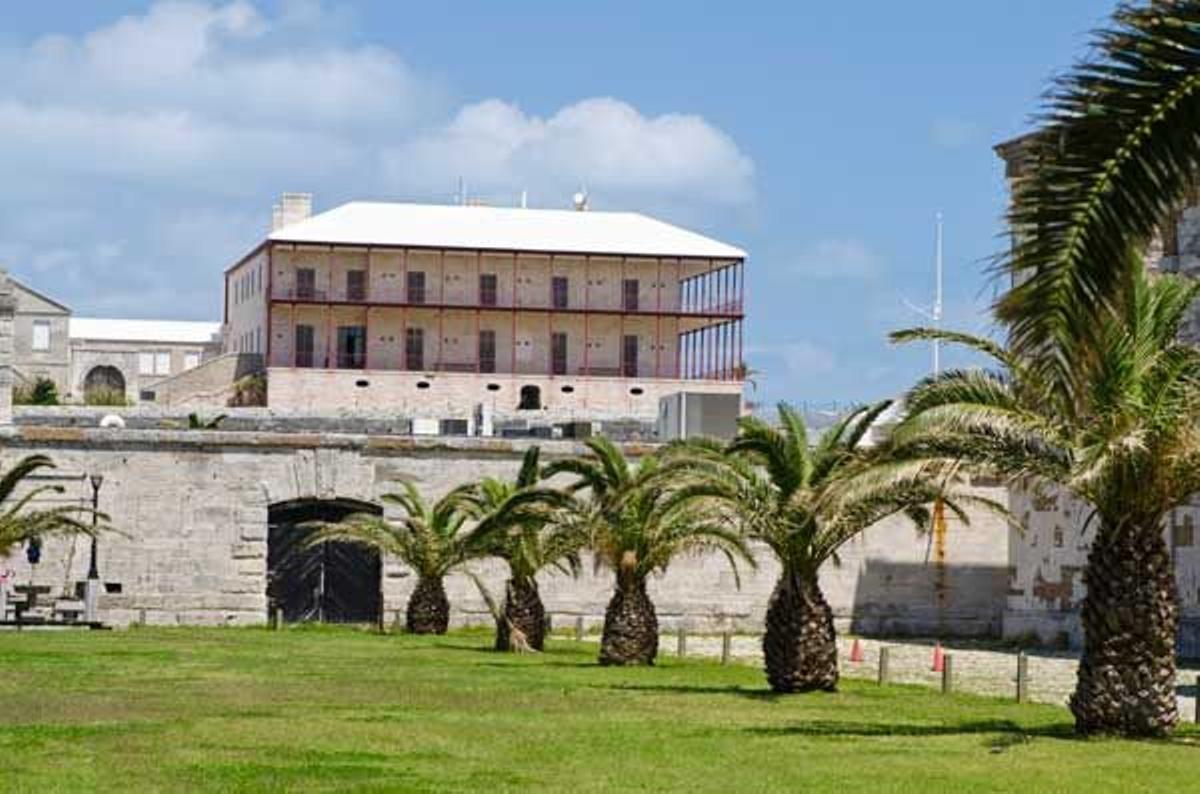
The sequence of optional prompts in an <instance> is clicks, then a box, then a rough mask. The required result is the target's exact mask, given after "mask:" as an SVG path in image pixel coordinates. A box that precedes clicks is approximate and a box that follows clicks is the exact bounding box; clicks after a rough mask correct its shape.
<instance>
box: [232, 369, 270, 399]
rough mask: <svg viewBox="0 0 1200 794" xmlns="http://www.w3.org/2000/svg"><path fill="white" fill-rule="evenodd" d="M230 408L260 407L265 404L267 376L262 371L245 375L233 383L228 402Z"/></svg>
mask: <svg viewBox="0 0 1200 794" xmlns="http://www.w3.org/2000/svg"><path fill="white" fill-rule="evenodd" d="M226 404H227V405H228V406H229V407H230V408H249V407H261V406H264V405H266V404H267V376H266V375H265V374H263V373H261V372H260V373H258V374H255V375H247V376H246V377H244V378H240V379H239V380H238V381H237V382H236V383H234V384H233V394H232V395H231V396H230V398H229V401H228V403H226Z"/></svg>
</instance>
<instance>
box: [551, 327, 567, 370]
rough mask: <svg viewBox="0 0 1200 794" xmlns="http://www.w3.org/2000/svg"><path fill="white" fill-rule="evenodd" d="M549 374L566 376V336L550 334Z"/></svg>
mask: <svg viewBox="0 0 1200 794" xmlns="http://www.w3.org/2000/svg"><path fill="white" fill-rule="evenodd" d="M550 374H551V375H566V374H567V335H566V334H564V333H553V334H550Z"/></svg>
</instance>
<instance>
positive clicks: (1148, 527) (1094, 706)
mask: <svg viewBox="0 0 1200 794" xmlns="http://www.w3.org/2000/svg"><path fill="white" fill-rule="evenodd" d="M1125 289H1126V290H1127V294H1126V295H1125V296H1122V297H1120V298H1119V300H1118V303H1117V305H1118V306H1120V307H1122V308H1121V311H1120V313H1119V314H1116V313H1112V314H1105V315H1102V316H1101V318H1100V321H1098V322H1097V323H1096V324H1095V326H1094V327H1093V329H1092V330H1091V331H1090V332H1089V333H1088V335H1087V338H1086V339H1083V340H1081V341H1079V342H1076V343H1075V344H1074V345H1073V347H1072V348H1070V349H1068V350H1067V351H1066V352H1067V353H1068V354H1069V355H1070V356H1071V359H1072V361H1073V366H1074V367H1076V368H1077V369H1078V371H1079V373H1080V374H1079V383H1080V384H1081V386H1083V387H1084V391H1082V392H1081V393H1080V394H1078V395H1074V396H1072V395H1067V394H1065V393H1063V392H1062V391H1061V390H1058V389H1055V388H1049V387H1047V386H1046V385H1045V382H1044V381H1043V380H1041V378H1040V377H1039V373H1038V371H1037V370H1036V369H1034V368H1032V367H1030V366H1028V365H1027V363H1026V361H1025V360H1024V359H1022V358H1019V357H1017V356H1015V355H1013V354H1011V353H1010V352H1009V351H1007V350H1004V349H1002V348H999V347H998V346H996V345H994V344H993V343H991V342H988V341H987V340H971V339H970V338H967V337H962V338H960V339H959V341H965V342H967V343H968V344H970V345H971V346H973V347H975V348H976V349H977V350H980V351H982V352H984V353H986V354H988V355H990V356H992V358H993V360H994V361H995V363H996V364H997V365H999V369H998V371H980V370H975V371H954V372H947V373H945V374H943V375H942V376H940V377H938V378H933V379H929V380H926V381H924V382H923V383H921V384H919V385H918V386H916V387H915V388H914V389H913V390H912V392H911V393H910V394H909V395H908V398H907V407H908V411H909V416H908V418H907V419H905V421H904V422H903V423H902V424H901V425H900V426H899V427H898V428H897V429H896V431H895V433H894V435H893V437H894V440H895V442H896V443H897V444H898V445H899V446H900V447H901V448H902V449H907V450H908V451H909V452H910V453H912V454H914V455H916V456H925V457H927V458H929V459H941V460H961V461H967V462H969V463H971V464H973V465H974V466H976V467H977V468H980V469H983V470H986V471H991V472H994V473H997V474H1000V475H1005V476H1007V477H1009V478H1011V479H1012V481H1013V482H1014V483H1031V484H1032V487H1035V488H1037V487H1045V486H1046V485H1047V484H1049V485H1057V486H1061V487H1063V488H1065V489H1066V490H1067V491H1068V492H1070V493H1071V494H1073V495H1074V496H1075V497H1077V498H1079V499H1080V500H1082V501H1084V502H1086V503H1087V504H1088V505H1090V507H1091V509H1092V513H1091V516H1090V518H1089V521H1088V526H1089V527H1091V526H1093V525H1094V527H1095V536H1094V539H1093V540H1092V543H1091V549H1090V551H1089V554H1088V561H1087V567H1086V570H1085V573H1084V582H1085V584H1086V585H1087V595H1086V596H1085V598H1084V601H1083V607H1082V612H1081V622H1082V626H1083V631H1084V647H1083V655H1082V659H1081V661H1080V666H1079V675H1078V682H1077V685H1076V689H1075V693H1074V695H1073V696H1072V697H1071V703H1070V705H1071V711H1072V712H1073V713H1074V716H1075V725H1076V729H1077V730H1078V731H1079V732H1080V733H1084V734H1088V733H1118V734H1125V735H1139V736H1155V735H1162V734H1165V733H1168V732H1169V731H1170V730H1171V729H1172V728H1173V727H1174V725H1175V724H1176V722H1177V721H1178V718H1179V715H1178V710H1177V705H1176V700H1175V635H1176V631H1177V624H1178V605H1177V596H1176V591H1175V579H1174V564H1173V562H1172V559H1171V554H1170V550H1169V549H1168V547H1167V544H1166V541H1165V538H1164V522H1165V519H1166V517H1167V515H1168V514H1169V512H1170V511H1171V510H1172V509H1174V508H1177V507H1180V506H1182V505H1184V504H1186V503H1187V501H1188V498H1189V497H1190V496H1191V495H1192V494H1194V493H1196V492H1197V491H1198V490H1200V389H1198V387H1200V350H1198V349H1197V348H1195V347H1194V346H1192V345H1189V344H1185V343H1181V342H1179V341H1178V339H1177V334H1178V332H1179V329H1180V325H1181V323H1182V322H1183V320H1184V318H1185V317H1186V315H1187V313H1188V310H1189V307H1190V306H1191V304H1192V302H1193V301H1194V300H1195V299H1196V297H1197V295H1198V294H1200V288H1198V287H1197V286H1196V285H1191V284H1188V283H1187V282H1185V281H1183V280H1181V279H1179V278H1177V277H1170V276H1157V277H1152V276H1150V275H1148V274H1146V273H1145V272H1144V271H1140V270H1139V271H1137V272H1136V273H1135V274H1134V276H1133V277H1132V278H1131V279H1130V280H1129V281H1128V282H1127V283H1126V285H1125ZM937 335H941V334H938V332H935V331H929V330H915V331H910V332H905V333H901V334H898V335H896V336H897V338H899V339H901V340H904V339H913V338H930V337H933V336H937ZM942 336H944V335H942Z"/></svg>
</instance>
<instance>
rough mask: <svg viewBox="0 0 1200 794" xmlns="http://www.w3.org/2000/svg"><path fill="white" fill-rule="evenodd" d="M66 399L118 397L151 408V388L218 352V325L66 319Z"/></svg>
mask: <svg viewBox="0 0 1200 794" xmlns="http://www.w3.org/2000/svg"><path fill="white" fill-rule="evenodd" d="M70 329H71V330H70V344H71V380H70V383H71V390H70V392H71V394H72V395H73V396H75V397H76V398H79V399H82V400H83V401H85V402H86V401H88V400H89V398H91V399H97V398H101V399H103V397H104V396H112V395H121V394H123V395H124V396H125V399H126V400H128V401H130V402H154V401H155V387H156V386H157V385H158V384H159V383H161V382H162V381H164V380H166V379H167V378H171V377H173V376H176V375H180V374H182V373H184V372H187V371H189V370H192V369H195V368H196V367H198V366H200V364H201V363H202V362H204V361H205V360H207V359H209V358H211V357H213V356H215V355H217V354H218V353H219V352H220V349H221V341H220V332H221V324H220V323H215V322H182V321H176V320H117V319H101V318H94V317H72V318H71V321H70Z"/></svg>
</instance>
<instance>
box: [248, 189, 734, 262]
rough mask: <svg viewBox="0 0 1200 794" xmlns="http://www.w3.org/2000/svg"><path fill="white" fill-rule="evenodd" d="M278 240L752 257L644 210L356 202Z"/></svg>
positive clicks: (280, 233) (287, 229)
mask: <svg viewBox="0 0 1200 794" xmlns="http://www.w3.org/2000/svg"><path fill="white" fill-rule="evenodd" d="M268 239H269V240H271V241H273V242H291V243H329V244H337V245H391V246H412V247H414V248H457V249H471V250H485V251H487V250H491V251H536V252H544V253H561V254H596V255H626V256H639V255H640V256H664V257H695V258H701V259H744V258H745V256H746V252H745V251H743V250H742V249H740V248H735V247H734V246H731V245H727V244H725V243H722V242H720V241H718V240H713V239H711V238H709V237H705V236H703V235H701V234H696V233H695V232H690V231H688V230H687V229H681V228H680V227H678V226H672V225H671V224H669V223H664V222H663V221H659V220H655V219H654V218H650V217H648V216H646V215H641V214H639V213H636V212H597V211H592V210H588V211H583V212H581V211H577V210H544V209H516V208H509V207H477V206H457V205H455V206H446V205H436V204H390V203H377V202H365V201H353V202H350V203H349V204H343V205H341V206H340V207H335V208H334V209H331V210H329V211H328V212H322V213H320V214H318V215H313V216H312V217H309V218H305V219H304V220H300V221H297V222H295V223H290V224H288V225H286V226H283V227H282V228H280V229H277V230H276V231H274V232H272V233H271V234H270V236H269V237H268Z"/></svg>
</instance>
